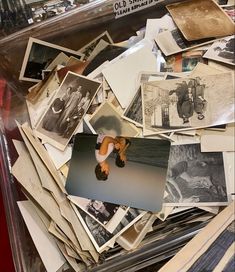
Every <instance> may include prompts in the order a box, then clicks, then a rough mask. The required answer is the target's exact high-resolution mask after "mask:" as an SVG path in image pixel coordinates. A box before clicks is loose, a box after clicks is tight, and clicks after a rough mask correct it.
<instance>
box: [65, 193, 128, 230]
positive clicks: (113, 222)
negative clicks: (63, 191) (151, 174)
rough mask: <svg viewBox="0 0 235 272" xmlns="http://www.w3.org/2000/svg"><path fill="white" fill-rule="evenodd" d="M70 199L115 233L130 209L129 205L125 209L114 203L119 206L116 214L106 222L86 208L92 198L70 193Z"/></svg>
mask: <svg viewBox="0 0 235 272" xmlns="http://www.w3.org/2000/svg"><path fill="white" fill-rule="evenodd" d="M68 199H69V200H70V201H71V202H73V203H74V204H75V205H76V206H78V207H79V208H80V209H81V210H83V211H84V212H85V213H87V214H88V215H89V216H90V217H92V218H93V219H94V220H95V221H97V222H98V223H99V224H100V225H102V226H103V227H104V228H105V229H106V230H107V231H108V232H110V233H113V231H114V230H115V228H116V227H117V226H118V224H119V223H120V221H121V220H122V218H123V217H124V216H125V214H126V213H127V211H128V210H129V207H126V209H123V208H122V206H120V205H118V204H114V205H115V206H117V207H118V209H117V211H116V212H115V214H114V215H113V216H112V217H111V218H110V219H109V221H108V222H106V223H105V224H104V223H102V222H101V221H100V220H99V219H98V218H97V217H95V216H94V215H93V214H92V213H90V212H89V211H88V210H87V209H86V208H85V205H87V204H88V203H89V202H91V200H90V199H87V198H83V197H78V196H73V195H68ZM100 202H102V203H104V202H103V201H100ZM107 204H109V203H107Z"/></svg>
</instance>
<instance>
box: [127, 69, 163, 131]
mask: <svg viewBox="0 0 235 272" xmlns="http://www.w3.org/2000/svg"><path fill="white" fill-rule="evenodd" d="M164 76H165V74H164V73H153V72H144V73H141V74H140V76H139V78H138V80H137V82H138V83H137V84H138V85H139V86H140V85H141V84H142V83H144V82H147V81H149V80H150V79H151V81H152V80H162V79H164ZM122 117H123V118H124V119H126V120H128V121H130V122H132V123H134V124H135V125H137V126H140V127H142V126H143V115H142V97H141V87H139V88H138V90H137V92H136V94H135V96H134V98H133V100H132V101H131V103H130V105H129V106H128V107H127V108H126V110H125V111H124V113H123V116H122Z"/></svg>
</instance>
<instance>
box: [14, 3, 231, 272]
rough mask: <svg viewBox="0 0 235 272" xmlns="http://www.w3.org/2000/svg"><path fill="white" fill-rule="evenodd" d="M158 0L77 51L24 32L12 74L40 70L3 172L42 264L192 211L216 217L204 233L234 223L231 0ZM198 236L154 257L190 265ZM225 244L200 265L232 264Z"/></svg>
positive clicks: (54, 266)
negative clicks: (114, 32)
mask: <svg viewBox="0 0 235 272" xmlns="http://www.w3.org/2000/svg"><path fill="white" fill-rule="evenodd" d="M233 8H234V6H233ZM167 9H168V12H169V13H168V14H166V15H165V16H163V17H162V18H158V19H148V20H147V22H146V26H145V27H143V28H142V29H141V30H140V31H138V32H137V34H136V36H132V37H131V38H130V39H128V40H125V41H115V42H114V41H113V40H112V38H111V36H110V34H109V33H108V31H106V32H104V33H101V34H100V35H99V36H98V37H96V38H95V39H94V40H92V41H91V42H90V43H88V44H86V45H84V46H83V47H82V48H80V49H79V48H78V49H79V50H78V51H74V50H70V49H68V48H64V47H61V46H58V45H55V44H51V43H48V42H45V41H41V40H38V39H35V38H30V39H29V42H28V46H27V49H26V52H25V57H24V61H23V64H22V69H21V72H20V80H24V81H29V82H34V83H35V84H32V87H31V88H30V89H29V90H28V94H27V97H26V103H27V108H28V113H29V117H30V123H24V124H20V123H19V122H18V121H17V125H18V128H19V131H20V133H21V136H22V139H23V142H19V141H15V142H14V144H15V147H16V149H17V151H18V154H19V157H18V159H17V160H16V162H15V164H14V165H13V167H12V173H13V175H14V176H15V178H16V179H17V181H18V182H19V183H20V184H21V185H22V189H23V192H24V194H25V195H26V196H27V198H28V200H27V201H21V202H19V203H18V205H19V208H20V211H21V213H22V216H23V218H24V220H25V222H26V225H27V227H28V228H29V232H30V234H31V235H32V238H33V241H34V243H35V246H36V248H37V249H38V251H39V254H40V257H41V258H42V261H43V263H44V265H45V267H46V269H47V271H57V270H58V269H59V268H60V267H61V266H62V265H63V264H64V263H65V262H68V263H69V264H70V266H71V267H72V268H73V269H74V270H75V271H88V269H90V268H92V267H95V266H96V264H97V263H99V264H101V263H102V262H104V261H106V262H107V260H110V259H112V258H113V256H114V255H115V254H116V255H118V256H119V255H122V254H123V252H126V251H129V250H131V251H135V250H137V249H138V248H140V247H143V246H145V245H148V243H150V241H151V239H155V241H157V240H159V241H160V240H161V239H163V238H164V237H167V236H169V235H172V233H177V231H178V230H179V229H184V231H185V230H186V229H187V226H188V225H190V224H191V225H190V226H192V224H195V222H197V221H200V222H201V224H202V223H204V224H205V225H207V223H208V222H209V221H210V220H215V223H216V222H217V221H218V220H219V219H216V218H217V217H219V218H220V220H219V222H220V223H218V224H221V225H223V227H224V228H223V229H222V228H220V227H219V225H218V224H217V225H216V224H215V225H214V226H216V228H213V223H212V225H207V227H206V228H207V230H206V229H204V230H203V231H204V232H205V233H208V235H209V234H210V235H212V234H216V235H217V236H213V237H212V238H213V239H212V240H213V241H215V240H216V238H217V237H221V235H222V234H221V235H220V234H219V233H217V229H219V230H224V231H225V232H226V231H228V230H227V227H229V228H230V230H229V231H230V232H232V233H234V226H233V227H232V224H234V223H232V221H233V220H234V210H233V209H232V208H231V205H233V204H232V203H233V200H234V193H235V190H234V151H235V145H234V122H235V121H234V118H235V112H234V95H235V94H234V70H233V69H234V65H235V58H234V48H235V36H234V22H233V19H234V17H232V16H233V13H230V12H229V11H230V10H231V6H228V5H225V6H219V5H218V3H216V2H214V1H212V0H197V1H196V0H190V1H186V2H185V1H183V2H181V1H179V2H178V3H176V4H171V5H168V6H167ZM215 26H216V27H215ZM26 165H27V171H24V168H25V166H26ZM229 205H230V206H229ZM227 206H228V207H227ZM188 210H189V211H190V210H192V211H193V212H192V213H191V215H190V216H189V213H187V216H185V213H184V212H185V211H188ZM231 210H233V211H231ZM205 211H206V213H205ZM221 211H222V213H223V214H222V215H221ZM226 212H227V213H226ZM217 214H218V215H217ZM195 215H197V217H194V216H195ZM177 216H178V217H177ZM213 217H215V218H214V219H212V218H213ZM172 218H173V219H172ZM175 218H177V220H176V221H174V219H175ZM228 218H229V221H228V220H227V219H228ZM216 220H217V221H216ZM221 220H222V221H221ZM211 222H212V221H211ZM213 222H214V221H213ZM221 222H222V223H221ZM224 222H226V225H225V224H223V223H224ZM169 224H170V225H169ZM187 224H188V225H187ZM209 224H211V223H209ZM169 226H170V227H169ZM193 226H194V227H195V225H193ZM208 226H209V231H208ZM213 231H214V232H213ZM153 232H155V235H154V236H153V235H152V233H153ZM199 235H200V233H199ZM206 235H207V234H206ZM39 237H40V238H39ZM203 237H204V238H201V242H200V237H199V242H200V243H197V242H195V243H196V245H197V246H196V248H195V246H193V244H192V245H191V244H190V245H188V248H187V249H188V250H186V251H187V252H186V254H183V255H184V256H183V260H184V262H185V266H183V264H184V263H183V262H181V261H177V260H178V259H176V261H175V263H177V264H178V265H179V264H181V265H182V267H180V268H177V269H176V267H175V265H174V263H173V264H169V265H168V266H167V267H166V268H165V270H164V268H162V269H163V271H167V272H169V271H176V270H177V271H199V270H200V269H199V270H193V269H196V268H195V267H196V265H197V262H196V261H195V260H196V259H197V258H194V261H192V259H191V261H190V263H189V262H187V260H188V259H190V258H191V257H190V256H191V255H190V254H191V252H192V254H194V253H193V251H195V250H197V252H199V251H200V250H203V249H202V248H199V247H200V245H201V246H203V247H205V243H204V240H203V239H205V236H203ZM233 237H234V236H233ZM197 239H198V238H197ZM206 239H207V242H208V239H209V238H208V236H207V237H206ZM42 240H43V241H44V244H43V247H42V242H41V241H42ZM212 240H211V241H212ZM228 240H229V241H228V243H226V245H224V247H223V251H224V253H223V254H222V255H221V256H223V255H225V253H226V252H227V250H228V251H229V250H230V251H231V249H230V247H231V245H232V243H233V244H234V238H233V239H228ZM211 243H212V242H211ZM177 245H178V246H177ZM177 245H175V246H174V247H173V246H172V249H171V255H170V256H173V255H174V254H173V253H176V251H177V250H178V249H179V240H178V244H177ZM176 249H177V250H176ZM191 249H192V250H191ZM230 251H229V252H230ZM172 252H173V253H172ZM200 252H201V251H200ZM230 253H231V252H230ZM112 254H113V255H112ZM162 254H163V253H162ZM164 254H165V252H164ZM226 254H227V253H226ZM181 255H182V254H181ZM201 255H202V252H201V253H200V256H201ZM48 256H51V257H50V258H48ZM233 256H234V255H233V254H229V253H228V258H227V259H226V260H225V259H224V260H223V262H222V263H221V262H220V258H218V260H217V261H216V262H211V263H213V265H214V267H213V268H212V269H211V270H203V269H202V268H201V270H200V271H202V270H203V271H212V270H213V271H229V270H223V269H224V268H225V267H226V266H227V265H228V263H229V262H230V260H231V258H233ZM186 257H187V258H188V259H187V260H186ZM194 257H195V255H194ZM198 258H199V257H198ZM221 258H222V257H221ZM52 260H53V261H52ZM186 263H187V265H186ZM198 263H200V264H201V263H202V262H198ZM218 265H220V267H219V268H218V269H220V268H221V267H222V268H221V270H218V269H217V270H214V269H215V267H216V266H218ZM110 271H111V270H110ZM115 271H116V270H115ZM120 271H121V270H120ZM123 271H124V270H123ZM128 271H129V270H128ZM131 271H134V270H131ZM230 271H231V270H230Z"/></svg>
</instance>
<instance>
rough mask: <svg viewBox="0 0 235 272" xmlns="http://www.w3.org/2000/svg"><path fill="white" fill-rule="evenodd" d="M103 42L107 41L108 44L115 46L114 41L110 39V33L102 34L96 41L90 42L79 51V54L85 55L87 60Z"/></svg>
mask: <svg viewBox="0 0 235 272" xmlns="http://www.w3.org/2000/svg"><path fill="white" fill-rule="evenodd" d="M101 40H103V41H105V42H106V43H109V44H113V40H112V38H111V37H110V35H109V33H108V31H105V32H103V33H101V34H100V35H99V36H97V37H96V38H95V39H94V40H92V41H91V42H89V43H88V44H86V45H85V46H83V47H82V48H80V49H79V52H81V53H83V54H84V55H85V56H84V60H87V59H88V58H89V56H90V55H91V53H92V52H93V50H94V49H95V48H96V46H97V45H98V43H99V42H100V41H101Z"/></svg>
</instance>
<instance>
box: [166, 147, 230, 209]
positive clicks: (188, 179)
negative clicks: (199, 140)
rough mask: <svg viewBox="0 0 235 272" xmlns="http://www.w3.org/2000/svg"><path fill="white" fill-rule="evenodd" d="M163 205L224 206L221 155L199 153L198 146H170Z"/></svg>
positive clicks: (223, 175)
mask: <svg viewBox="0 0 235 272" xmlns="http://www.w3.org/2000/svg"><path fill="white" fill-rule="evenodd" d="M166 192H167V193H168V195H167V197H166V198H165V199H164V203H165V204H169V203H171V204H172V205H175V204H176V203H177V205H181V206H187V205H188V206H192V205H208V206H210V205H214V204H215V203H218V205H226V203H227V202H228V197H227V186H226V178H225V170H224V160H223V153H222V152H203V153H202V152H201V148H200V144H184V145H172V146H171V150H170V157H169V165H168V173H167V183H166Z"/></svg>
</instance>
